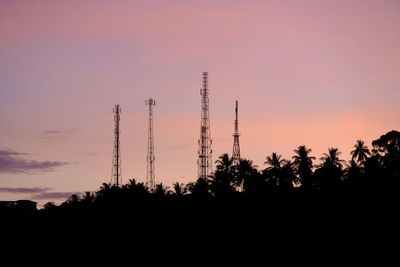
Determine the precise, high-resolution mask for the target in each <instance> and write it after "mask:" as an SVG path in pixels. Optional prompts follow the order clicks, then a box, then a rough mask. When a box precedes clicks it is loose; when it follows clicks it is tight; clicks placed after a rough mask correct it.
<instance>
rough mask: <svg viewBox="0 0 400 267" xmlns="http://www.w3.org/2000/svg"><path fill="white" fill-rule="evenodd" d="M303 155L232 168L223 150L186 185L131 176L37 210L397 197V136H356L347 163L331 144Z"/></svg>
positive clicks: (292, 204)
mask: <svg viewBox="0 0 400 267" xmlns="http://www.w3.org/2000/svg"><path fill="white" fill-rule="evenodd" d="M311 153H312V150H311V149H310V148H308V147H306V146H299V147H298V148H296V149H295V150H294V155H293V157H292V158H291V159H283V158H282V156H281V155H279V154H277V153H272V154H271V155H269V156H267V157H266V159H265V163H264V164H265V167H264V168H261V167H258V166H255V165H254V164H253V162H252V161H251V160H248V159H242V160H241V161H240V163H239V164H238V165H234V164H233V162H232V159H231V158H230V157H229V156H228V154H223V155H221V156H220V157H219V159H218V160H217V161H216V162H215V163H216V169H215V171H214V175H213V176H210V177H208V178H207V179H198V180H197V181H196V182H192V183H189V184H187V185H184V184H180V183H175V184H173V186H172V188H169V187H166V186H164V185H163V184H157V185H156V186H155V188H154V189H153V190H149V188H147V187H146V186H145V185H144V184H143V183H138V182H137V181H136V180H135V179H131V180H129V182H128V183H127V184H125V185H122V186H120V187H117V186H112V185H111V184H107V183H104V184H103V185H102V186H101V187H100V190H99V191H97V192H95V193H91V192H85V193H84V194H82V195H78V194H74V195H72V196H71V197H70V198H69V199H68V200H66V201H65V202H64V203H62V204H61V205H59V206H56V205H54V204H53V203H47V204H45V205H44V208H43V209H42V210H41V214H42V215H44V216H52V215H62V214H81V213H84V214H93V213H94V214H102V213H105V214H108V212H109V213H126V214H134V213H138V214H140V213H141V212H149V210H153V211H155V210H159V211H161V210H162V211H163V212H167V211H171V212H172V210H174V209H178V210H179V211H180V212H190V210H191V209H193V210H195V211H196V212H197V211H198V210H199V209H202V208H205V207H208V208H209V207H212V206H213V205H214V204H215V205H221V203H224V204H223V205H225V206H224V208H225V210H226V208H227V207H228V208H231V209H239V208H240V205H242V204H243V203H244V202H247V201H251V202H252V203H257V205H263V206H265V207H267V208H269V210H274V209H279V208H281V207H282V205H285V206H286V207H289V208H291V209H296V208H302V207H305V206H308V207H313V206H314V207H315V208H316V209H317V208H318V207H317V205H322V204H321V203H325V204H326V203H329V205H337V206H338V207H339V206H340V205H342V206H346V207H349V205H350V204H351V203H354V201H361V200H362V201H364V203H369V204H371V203H377V201H381V200H383V199H384V198H385V199H387V198H396V196H397V195H398V190H399V182H400V133H399V132H397V131H391V132H388V133H387V134H385V135H382V136H381V137H380V138H378V139H376V140H375V141H373V142H372V147H371V149H369V148H368V146H367V145H366V144H365V143H364V142H363V141H362V140H357V142H356V144H355V145H354V150H352V151H351V160H350V161H349V162H346V161H344V160H343V159H341V152H340V151H339V150H338V149H337V148H329V149H328V151H327V152H326V153H324V154H323V155H322V157H321V158H320V159H319V160H317V159H316V158H315V157H313V156H311V155H312V154H311ZM149 207H151V208H149Z"/></svg>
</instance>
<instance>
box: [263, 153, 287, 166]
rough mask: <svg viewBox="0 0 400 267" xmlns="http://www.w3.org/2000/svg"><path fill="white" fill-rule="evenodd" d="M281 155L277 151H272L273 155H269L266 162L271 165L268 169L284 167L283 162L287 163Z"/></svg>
mask: <svg viewBox="0 0 400 267" xmlns="http://www.w3.org/2000/svg"><path fill="white" fill-rule="evenodd" d="M281 157H282V156H281V155H278V154H277V153H275V152H274V153H272V154H271V156H268V157H267V159H266V161H265V162H264V164H267V165H269V167H267V169H270V170H279V169H280V168H281V167H282V164H284V163H285V160H284V159H281Z"/></svg>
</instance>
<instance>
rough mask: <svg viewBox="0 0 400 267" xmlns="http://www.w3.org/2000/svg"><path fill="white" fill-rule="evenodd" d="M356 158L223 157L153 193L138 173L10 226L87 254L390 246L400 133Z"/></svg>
mask: <svg viewBox="0 0 400 267" xmlns="http://www.w3.org/2000/svg"><path fill="white" fill-rule="evenodd" d="M351 158H352V159H351V160H350V161H349V162H345V161H344V160H342V157H341V154H340V152H339V150H338V149H337V148H330V149H328V151H326V153H325V154H323V155H322V157H320V158H319V159H317V158H314V157H313V156H312V150H311V149H310V148H308V147H306V146H299V147H298V148H296V149H294V154H293V156H292V158H290V159H283V158H282V157H281V156H280V155H279V154H277V153H272V154H271V155H268V156H266V158H265V165H264V166H262V167H257V166H255V165H254V164H253V163H252V161H251V160H248V159H242V160H241V161H240V164H239V165H237V166H235V165H233V164H232V159H231V158H230V157H229V156H228V155H227V154H223V155H221V156H220V157H219V158H218V160H217V161H216V168H215V170H214V175H213V176H212V177H208V178H207V179H199V180H197V181H195V182H192V183H189V184H187V185H184V184H179V183H175V184H173V186H172V187H171V188H168V187H166V186H164V185H162V184H158V185H156V187H155V188H154V190H149V188H147V187H146V186H145V184H143V183H138V182H137V181H136V180H134V179H131V180H129V182H128V183H127V184H125V185H122V186H119V187H117V186H112V185H111V184H108V183H104V184H103V185H102V186H101V187H100V189H99V190H98V191H97V192H94V193H92V192H85V193H83V194H74V195H72V196H71V197H70V198H69V199H67V200H66V201H65V202H64V203H62V204H60V205H55V204H53V203H47V204H45V205H44V207H43V209H41V210H39V211H38V212H37V213H36V214H34V215H31V216H29V217H27V216H22V219H21V216H15V217H12V218H11V217H9V218H10V219H9V220H8V221H7V226H6V227H5V228H3V229H14V230H13V231H9V233H10V234H12V235H14V234H15V233H21V234H20V235H22V236H24V238H26V236H30V235H31V233H34V236H35V238H34V240H36V239H38V238H39V239H42V238H43V236H45V235H49V236H50V237H51V240H50V241H48V242H49V244H53V243H54V244H59V243H60V242H64V241H65V240H73V241H72V242H71V243H72V244H73V245H72V246H71V249H72V248H74V247H76V245H77V244H78V245H82V246H84V247H85V249H84V250H85V251H86V249H87V248H88V247H92V246H94V247H103V248H107V249H109V248H110V246H111V245H112V244H119V243H121V242H122V241H124V242H125V241H127V243H128V244H130V245H134V244H136V245H138V246H139V247H142V248H146V244H147V245H149V246H150V247H153V246H154V245H155V244H157V245H159V244H163V246H166V247H170V246H171V245H172V244H179V246H180V249H179V250H177V251H180V250H182V249H187V250H191V248H192V247H193V245H196V244H200V243H204V244H207V245H206V246H207V249H208V250H207V253H205V254H208V253H211V252H213V251H216V253H217V254H218V251H219V252H220V251H221V248H229V247H230V245H232V244H236V247H235V246H234V247H231V248H230V249H231V253H232V252H233V253H235V252H236V251H243V250H244V249H246V248H251V250H253V251H256V248H257V247H258V246H260V248H262V247H265V246H268V247H269V250H266V251H268V255H269V256H268V257H271V255H274V253H275V252H279V253H286V255H287V256H290V255H292V254H293V253H296V252H298V251H304V254H303V255H306V256H309V257H311V258H313V257H314V255H317V254H321V253H325V252H328V254H330V256H329V259H335V258H336V257H337V256H339V255H341V256H343V253H344V251H349V252H350V254H351V255H354V251H355V250H357V248H361V247H364V248H376V246H377V244H378V245H379V246H381V247H386V248H387V247H391V246H387V244H389V243H388V241H387V238H389V239H392V241H391V243H390V244H392V243H393V242H395V241H396V240H397V239H395V237H396V235H398V232H399V230H398V229H399V227H398V224H399V219H398V218H397V217H398V216H397V213H398V210H399V208H398V207H399V203H400V202H399V199H398V198H399V193H398V192H399V181H400V177H399V176H400V132H397V131H391V132H388V133H387V134H385V135H382V136H381V137H380V138H378V139H376V140H375V141H373V142H372V146H371V147H370V148H368V146H367V145H366V144H364V142H363V141H361V140H358V141H357V142H356V144H355V145H354V149H353V151H351ZM4 221H6V220H5V218H4V217H2V216H0V223H2V222H4ZM9 222H11V223H9ZM13 239H15V237H14V238H13ZM15 240H19V239H15ZM94 240H98V241H94ZM171 240H173V241H171ZM375 240H377V241H375ZM121 244H122V243H121ZM123 244H125V243H123ZM150 244H151V245H150ZM189 244H191V245H189ZM238 244H239V245H238ZM333 244H338V245H337V246H336V245H335V246H336V247H335V248H334V249H331V250H329V249H327V246H333ZM163 246H161V247H162V248H163V249H164V247H163ZM331 248H332V247H331ZM338 248H339V249H338ZM68 251H69V250H68ZM210 251H211V252H210ZM365 251H367V250H364V253H365ZM260 253H261V254H257V255H264V254H265V253H267V252H265V251H264V252H260ZM374 253H376V250H374ZM190 255H192V254H190ZM196 255H197V254H196ZM199 255H200V254H198V255H197V256H196V257H201V256H199ZM218 255H220V256H221V255H225V254H221V253H220V254H218ZM278 255H279V254H278ZM321 255H323V254H321ZM396 255H397V254H396ZM285 257H286V256H285ZM362 257H364V255H363V256H362ZM268 259H269V258H268ZM282 259H283V258H282Z"/></svg>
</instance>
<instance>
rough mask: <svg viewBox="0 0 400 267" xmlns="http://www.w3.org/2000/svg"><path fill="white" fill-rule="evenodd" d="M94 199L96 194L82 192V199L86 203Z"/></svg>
mask: <svg viewBox="0 0 400 267" xmlns="http://www.w3.org/2000/svg"><path fill="white" fill-rule="evenodd" d="M95 199H96V196H95V195H94V194H92V193H91V192H89V191H87V192H85V193H84V194H83V197H82V201H83V202H85V203H86V204H90V203H92V202H93V201H94V200H95Z"/></svg>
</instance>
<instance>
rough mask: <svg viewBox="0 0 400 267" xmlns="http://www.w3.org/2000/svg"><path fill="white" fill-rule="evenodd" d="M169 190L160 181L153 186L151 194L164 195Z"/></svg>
mask: <svg viewBox="0 0 400 267" xmlns="http://www.w3.org/2000/svg"><path fill="white" fill-rule="evenodd" d="M168 192H169V190H168V187H167V186H164V185H163V184H162V183H160V184H156V186H155V187H154V191H153V195H155V196H157V197H161V198H162V197H165V196H166V195H167V194H168Z"/></svg>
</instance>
